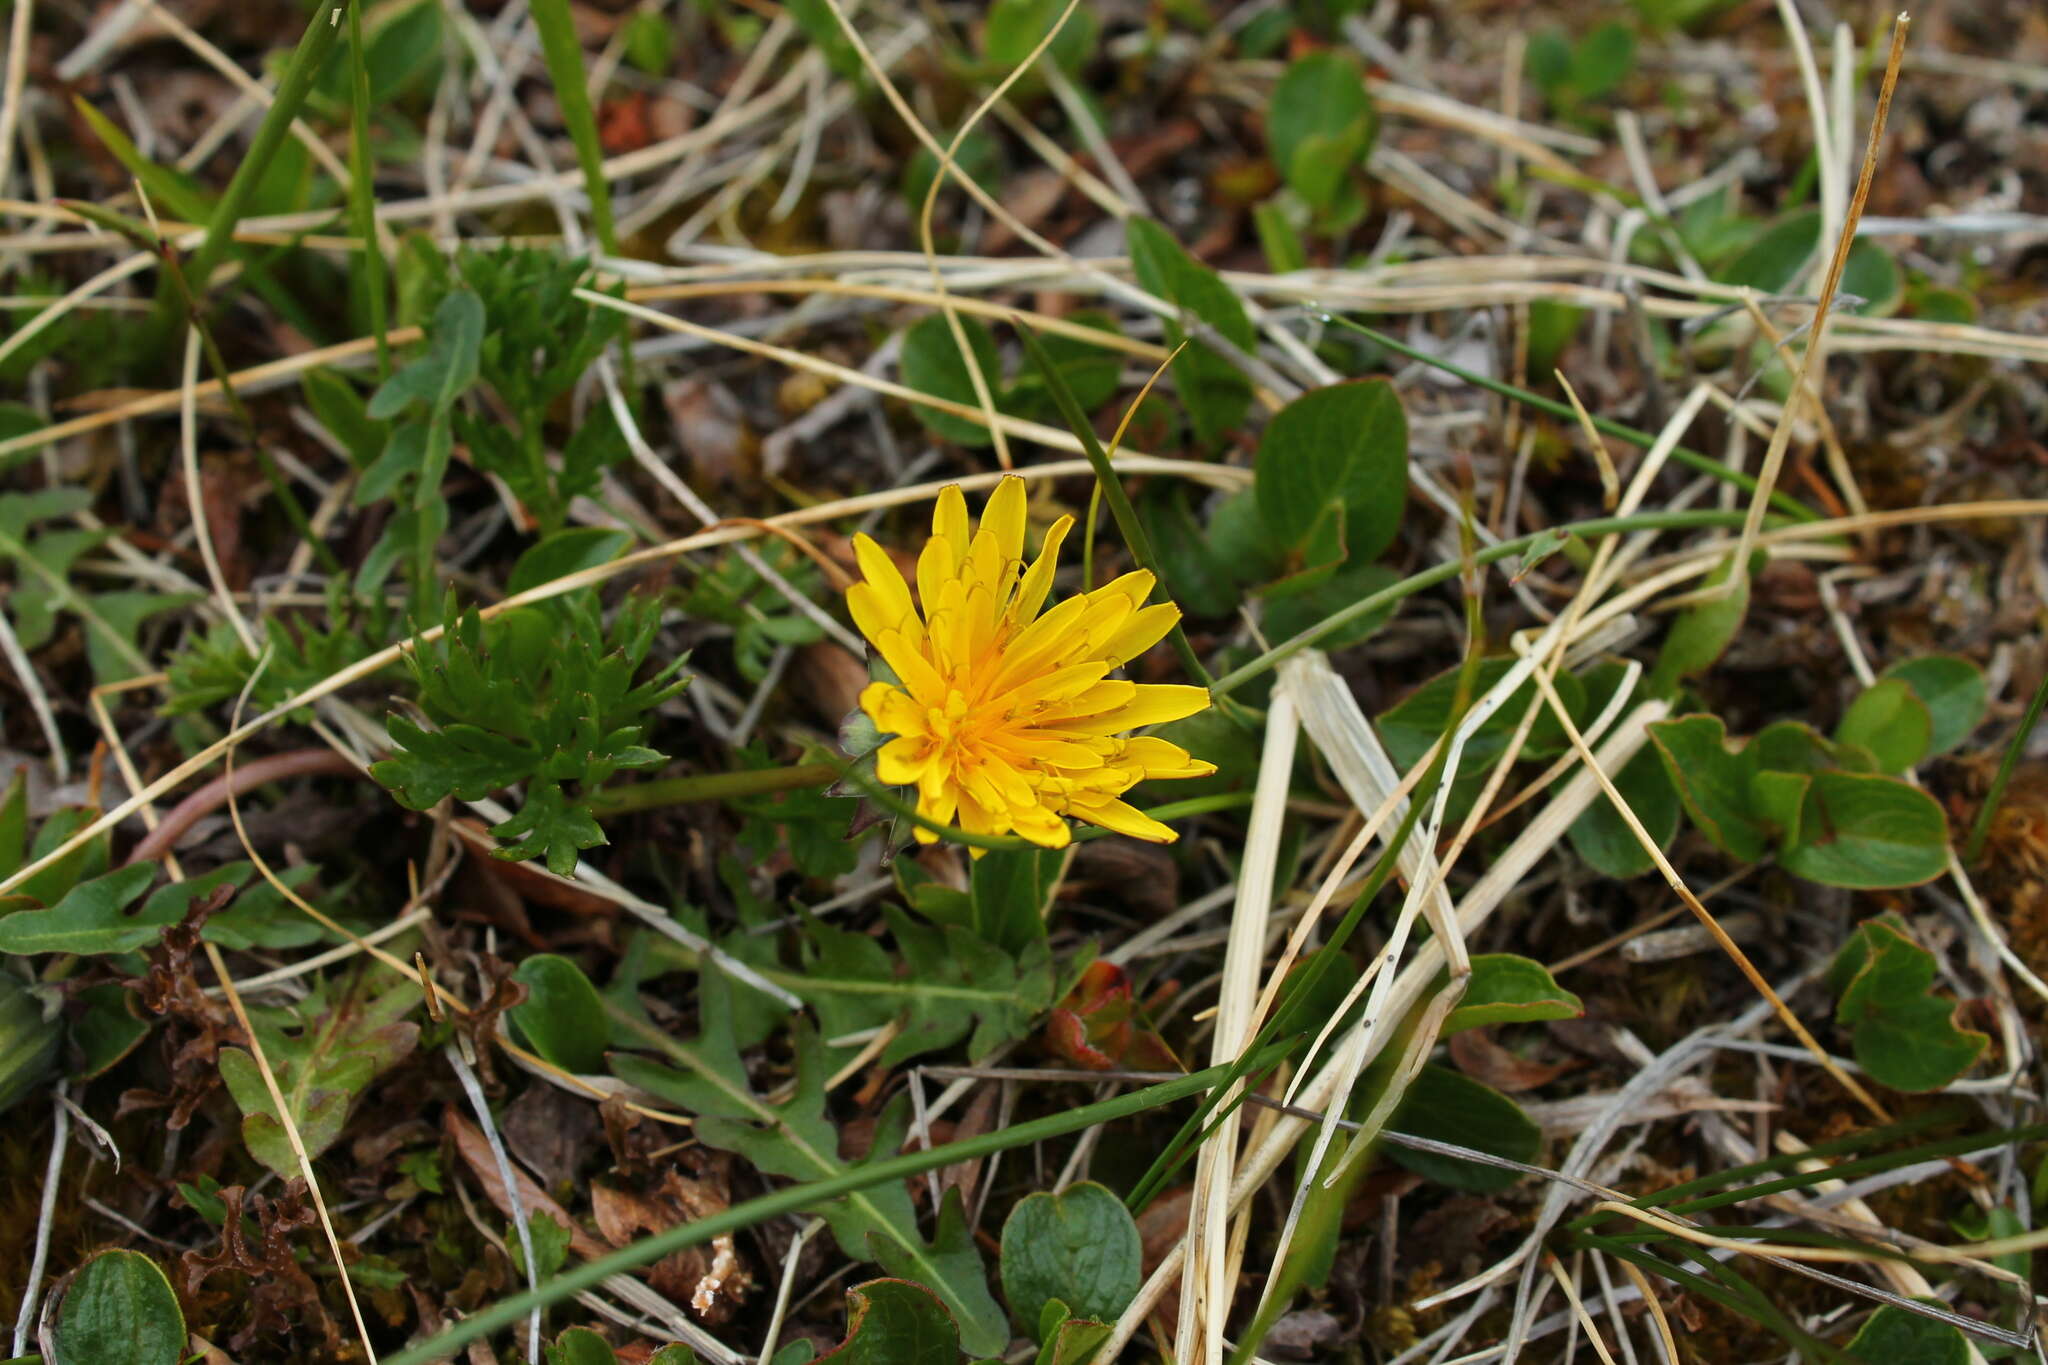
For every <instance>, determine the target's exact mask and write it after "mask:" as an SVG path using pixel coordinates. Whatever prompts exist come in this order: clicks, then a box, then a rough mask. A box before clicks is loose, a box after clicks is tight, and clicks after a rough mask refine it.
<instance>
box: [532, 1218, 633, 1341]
mask: <svg viewBox="0 0 2048 1365" xmlns="http://www.w3.org/2000/svg"><path fill="white" fill-rule="evenodd" d="M550 1221H553V1220H550ZM544 1354H545V1355H546V1357H547V1365H618V1361H619V1358H618V1357H617V1356H616V1355H614V1354H612V1348H611V1343H609V1342H607V1341H606V1340H605V1339H604V1338H603V1337H601V1336H599V1335H598V1334H597V1333H595V1332H593V1331H591V1330H590V1329H589V1328H588V1327H571V1328H570V1329H569V1330H568V1331H566V1332H564V1333H562V1335H560V1336H558V1337H556V1338H555V1341H554V1344H553V1345H552V1346H549V1347H548V1348H547V1350H546V1351H545V1352H544Z"/></svg>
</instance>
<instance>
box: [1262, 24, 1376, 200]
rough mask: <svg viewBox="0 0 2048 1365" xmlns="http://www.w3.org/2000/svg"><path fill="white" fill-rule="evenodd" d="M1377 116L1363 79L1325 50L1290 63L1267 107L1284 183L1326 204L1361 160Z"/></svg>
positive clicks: (1271, 146)
mask: <svg viewBox="0 0 2048 1365" xmlns="http://www.w3.org/2000/svg"><path fill="white" fill-rule="evenodd" d="M1376 123H1377V119H1376V117H1375V114H1374V110H1373V103H1372V96H1371V95H1370V94H1368V93H1367V92H1366V88H1365V77H1364V76H1363V75H1362V74H1361V73H1360V71H1359V69H1358V67H1357V66H1355V65H1353V64H1352V62H1350V61H1349V60H1348V59H1347V58H1345V57H1344V56H1343V54H1341V53H1339V52H1336V51H1334V50H1332V49H1329V48H1324V49H1322V50H1321V51H1318V52H1311V53H1309V54H1308V55H1307V56H1305V57H1300V58H1297V59H1296V60H1295V61H1294V62H1292V63H1291V64H1290V65H1289V66H1288V68H1287V71H1286V73H1285V74H1284V75H1282V76H1281V77H1280V81H1279V83H1278V84H1277V85H1275V86H1274V87H1273V99H1272V103H1271V104H1269V105H1268V106H1267V109H1266V147H1267V150H1268V151H1269V152H1271V154H1272V157H1273V164H1274V166H1276V167H1278V168H1279V171H1280V174H1281V175H1282V176H1284V177H1285V178H1286V180H1287V183H1288V184H1289V185H1291V186H1293V187H1294V189H1295V191H1296V193H1298V194H1300V195H1301V197H1302V198H1304V199H1306V200H1307V201H1308V202H1309V203H1311V204H1315V205H1317V206H1319V207H1321V206H1326V205H1327V204H1328V203H1329V202H1330V200H1331V198H1332V197H1333V195H1334V193H1335V181H1336V179H1337V177H1339V176H1341V175H1342V174H1343V173H1344V172H1345V171H1347V170H1349V169H1350V168H1351V167H1352V166H1355V165H1358V164H1360V163H1361V162H1363V161H1364V159H1365V155H1366V153H1367V152H1368V151H1370V150H1371V149H1372V136H1373V131H1374V128H1375V126H1376Z"/></svg>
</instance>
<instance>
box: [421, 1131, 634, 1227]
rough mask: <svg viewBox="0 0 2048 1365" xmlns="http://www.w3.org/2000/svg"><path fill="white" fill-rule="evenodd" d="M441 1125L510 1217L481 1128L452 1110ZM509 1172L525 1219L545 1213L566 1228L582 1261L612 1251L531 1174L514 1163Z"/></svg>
mask: <svg viewBox="0 0 2048 1365" xmlns="http://www.w3.org/2000/svg"><path fill="white" fill-rule="evenodd" d="M441 1126H442V1127H443V1128H444V1129H445V1130H446V1131H447V1133H448V1136H449V1138H450V1139H451V1140H452V1141H453V1142H454V1143H455V1150H456V1152H457V1153H458V1154H460V1155H461V1157H462V1160H463V1164H464V1165H466V1166H468V1167H469V1173H470V1174H471V1175H472V1176H474V1177H475V1178H476V1183H477V1185H478V1187H479V1188H481V1189H482V1190H483V1192H484V1197H485V1198H486V1199H488V1200H490V1201H491V1203H493V1204H495V1205H496V1206H497V1208H498V1212H500V1213H502V1214H504V1215H505V1217H507V1218H508V1219H509V1218H510V1217H511V1216H512V1201H511V1200H510V1199H508V1198H506V1197H505V1181H504V1179H503V1178H502V1177H500V1176H499V1174H498V1159H497V1158H496V1157H494V1156H492V1155H491V1144H490V1141H489V1140H488V1139H487V1138H485V1137H484V1134H483V1130H482V1129H481V1128H479V1127H477V1126H476V1125H475V1124H473V1123H471V1122H469V1121H468V1120H467V1119H465V1118H463V1117H462V1116H461V1115H460V1114H457V1113H456V1112H455V1111H454V1110H453V1109H450V1110H448V1111H447V1112H446V1113H445V1114H444V1115H443V1116H442V1119H441ZM512 1174H513V1176H514V1178H516V1179H517V1180H518V1181H519V1204H520V1207H521V1208H523V1209H525V1210H526V1216H527V1217H528V1218H531V1217H533V1215H534V1214H536V1213H544V1214H546V1215H547V1216H548V1217H550V1218H552V1219H554V1220H555V1221H556V1222H558V1223H560V1224H561V1225H562V1226H563V1227H566V1228H567V1229H569V1249H570V1250H571V1251H573V1252H575V1253H576V1254H577V1255H578V1256H581V1257H583V1258H584V1259H585V1260H590V1259H592V1258H594V1257H598V1256H602V1255H604V1254H605V1253H606V1252H607V1251H610V1250H611V1248H610V1247H608V1246H606V1245H605V1244H604V1243H603V1242H600V1241H598V1240H597V1239H596V1238H595V1237H592V1236H591V1235H590V1234H589V1233H587V1232H585V1231H584V1230H583V1225H582V1224H581V1223H578V1222H577V1221H576V1220H575V1219H574V1218H571V1217H570V1216H569V1213H568V1211H567V1210H566V1209H564V1208H563V1207H562V1206H561V1205H560V1204H557V1203H556V1202H555V1201H554V1200H552V1199H550V1198H548V1196H547V1193H546V1191H544V1190H542V1189H541V1187H540V1185H539V1184H538V1183H536V1182H535V1181H534V1179H533V1177H531V1176H529V1175H528V1174H527V1173H526V1172H524V1171H522V1170H520V1169H519V1167H518V1166H517V1165H514V1166H513V1168H512Z"/></svg>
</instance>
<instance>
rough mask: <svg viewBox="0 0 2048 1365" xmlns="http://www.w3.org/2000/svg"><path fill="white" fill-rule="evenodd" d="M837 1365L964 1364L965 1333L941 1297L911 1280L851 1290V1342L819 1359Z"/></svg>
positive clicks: (869, 1284)
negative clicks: (962, 1332)
mask: <svg viewBox="0 0 2048 1365" xmlns="http://www.w3.org/2000/svg"><path fill="white" fill-rule="evenodd" d="M819 1360H820V1361H827V1360H829V1361H831V1362H833V1365H959V1360H960V1333H959V1331H958V1329H956V1328H955V1327H954V1326H953V1319H952V1317H951V1316H950V1315H949V1314H948V1313H947V1312H946V1306H945V1305H944V1304H942V1303H940V1302H939V1299H938V1296H937V1295H935V1294H933V1293H932V1291H931V1290H929V1289H926V1288H925V1287H924V1286H923V1285H921V1284H915V1283H913V1282H911V1281H909V1280H869V1281H868V1282H867V1283H866V1284H864V1285H861V1286H860V1287H859V1288H857V1289H849V1290H847V1291H846V1340H845V1341H843V1342H841V1343H840V1344H839V1345H838V1346H837V1347H836V1348H834V1349H833V1350H830V1351H827V1352H826V1353H825V1354H824V1355H822V1356H820V1357H819Z"/></svg>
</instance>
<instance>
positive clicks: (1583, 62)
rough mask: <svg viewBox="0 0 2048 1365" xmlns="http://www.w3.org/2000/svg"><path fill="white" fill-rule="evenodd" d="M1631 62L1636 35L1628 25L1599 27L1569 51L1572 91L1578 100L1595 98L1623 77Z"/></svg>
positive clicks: (1609, 23)
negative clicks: (1570, 55)
mask: <svg viewBox="0 0 2048 1365" xmlns="http://www.w3.org/2000/svg"><path fill="white" fill-rule="evenodd" d="M1635 60H1636V36H1635V34H1633V33H1631V32H1629V30H1628V26H1627V25H1625V24H1621V23H1616V22H1612V21H1610V22H1608V23H1605V24H1602V25H1600V27H1598V28H1596V29H1594V30H1593V31H1592V32H1591V33H1588V34H1587V35H1586V36H1585V37H1583V38H1581V39H1579V41H1578V43H1577V45H1576V46H1574V47H1573V48H1572V75H1571V83H1572V89H1573V91H1574V92H1575V93H1576V94H1577V95H1578V97H1579V98H1580V99H1587V100H1590V99H1598V98H1599V97H1600V96H1602V95H1604V94H1606V93H1607V92H1608V91H1610V90H1612V89H1614V87H1615V86H1617V85H1620V84H1621V83H1622V81H1623V80H1624V79H1626V78H1627V76H1628V73H1629V70H1630V68H1632V67H1633V66H1634V65H1635Z"/></svg>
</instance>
